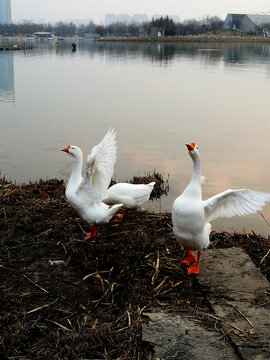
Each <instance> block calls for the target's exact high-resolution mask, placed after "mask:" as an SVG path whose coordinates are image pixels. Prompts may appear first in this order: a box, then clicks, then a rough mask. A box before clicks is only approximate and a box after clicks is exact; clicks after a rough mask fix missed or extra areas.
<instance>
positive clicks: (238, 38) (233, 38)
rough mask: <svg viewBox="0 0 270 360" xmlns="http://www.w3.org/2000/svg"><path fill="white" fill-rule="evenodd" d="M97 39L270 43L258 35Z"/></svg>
mask: <svg viewBox="0 0 270 360" xmlns="http://www.w3.org/2000/svg"><path fill="white" fill-rule="evenodd" d="M95 41H103V42H104V41H105V42H108V41H111V42H112V41H114V42H118V41H119V42H264V43H269V42H270V38H262V37H256V36H244V35H243V36H218V35H217V36H213V35H211V36H206V35H198V36H149V37H148V36H142V37H138V36H134V37H106V38H100V39H95Z"/></svg>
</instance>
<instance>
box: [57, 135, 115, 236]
mask: <svg viewBox="0 0 270 360" xmlns="http://www.w3.org/2000/svg"><path fill="white" fill-rule="evenodd" d="M61 150H62V151H65V152H66V153H68V154H69V155H71V156H72V157H73V166H72V171H71V175H70V178H69V181H68V184H67V187H66V191H65V194H66V198H67V200H68V202H69V203H70V205H71V206H72V207H73V208H74V209H75V210H76V211H77V213H78V214H79V215H80V216H81V218H82V219H84V220H85V221H86V222H87V223H88V224H90V225H91V232H90V234H89V235H88V237H87V238H86V239H87V240H88V239H91V238H94V237H95V236H96V234H97V224H100V223H108V222H109V221H110V219H111V218H112V217H113V216H114V215H115V214H116V212H117V211H118V209H119V208H120V207H121V206H122V204H115V205H113V206H111V207H110V206H108V205H106V204H104V203H103V202H102V200H104V199H105V197H106V191H107V189H108V187H109V184H110V181H111V178H112V175H113V170H114V164H115V162H116V134H115V131H114V130H113V129H110V130H109V131H108V132H107V134H106V135H105V136H104V138H103V139H102V140H101V142H100V143H99V144H98V145H96V146H94V147H93V149H92V151H91V153H90V155H88V157H87V160H86V166H85V170H84V173H83V175H82V166H83V153H82V151H81V149H80V148H78V147H77V146H74V145H68V146H67V147H66V148H64V149H61Z"/></svg>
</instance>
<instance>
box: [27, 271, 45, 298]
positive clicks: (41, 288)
mask: <svg viewBox="0 0 270 360" xmlns="http://www.w3.org/2000/svg"><path fill="white" fill-rule="evenodd" d="M23 277H25V278H26V279H27V280H28V281H30V283H32V284H33V285H35V286H36V287H38V288H39V289H40V290H42V291H44V292H45V293H46V294H49V291H47V290H45V289H43V287H41V286H39V285H38V284H37V283H35V282H34V281H33V280H31V279H29V277H27V276H26V275H23Z"/></svg>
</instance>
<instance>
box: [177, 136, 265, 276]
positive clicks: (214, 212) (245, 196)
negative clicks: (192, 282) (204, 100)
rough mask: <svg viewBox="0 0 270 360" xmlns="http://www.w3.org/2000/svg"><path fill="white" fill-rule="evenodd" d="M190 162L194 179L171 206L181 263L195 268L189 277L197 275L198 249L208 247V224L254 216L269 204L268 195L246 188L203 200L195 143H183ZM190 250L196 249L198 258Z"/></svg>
mask: <svg viewBox="0 0 270 360" xmlns="http://www.w3.org/2000/svg"><path fill="white" fill-rule="evenodd" d="M186 146H187V148H188V151H189V155H190V156H191V159H192V161H193V176H192V179H191V181H190V183H189V185H188V186H187V187H186V189H185V191H184V192H183V194H182V195H181V196H179V197H178V198H177V199H176V200H175V201H174V203H173V206H172V222H173V233H174V235H175V237H176V239H177V241H178V242H179V243H180V244H182V245H183V246H184V248H185V249H186V250H187V256H186V258H185V259H184V260H183V262H184V263H186V264H188V265H190V264H192V263H194V262H195V264H194V265H192V266H190V267H189V268H188V274H192V273H194V274H198V273H199V261H200V255H201V250H202V249H205V248H207V246H208V245H209V234H210V231H211V224H210V221H212V220H214V219H217V218H221V217H232V216H236V215H238V216H241V215H249V214H254V213H256V212H257V211H259V210H261V209H262V207H263V206H264V205H265V204H266V203H269V202H270V194H269V193H264V192H258V191H252V190H247V189H240V190H226V191H224V192H222V193H220V194H217V195H215V196H213V197H211V198H210V199H208V200H205V201H203V200H202V192H201V169H200V153H199V148H198V146H197V144H196V143H191V144H186ZM191 250H198V253H197V259H196V258H195V256H194V255H193V254H192V252H191Z"/></svg>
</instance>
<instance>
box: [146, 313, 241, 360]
mask: <svg viewBox="0 0 270 360" xmlns="http://www.w3.org/2000/svg"><path fill="white" fill-rule="evenodd" d="M144 315H147V316H148V317H149V319H150V321H149V323H148V324H147V325H144V326H143V331H142V340H143V341H147V342H149V343H151V344H153V345H154V349H155V353H154V356H153V357H152V359H160V360H163V359H164V360H180V359H181V360H206V359H207V360H217V359H225V360H226V359H228V360H238V359H240V358H239V357H238V355H237V354H236V353H235V351H234V349H233V348H232V347H231V345H230V344H229V343H228V342H227V341H226V340H224V339H220V333H219V332H215V331H209V330H207V329H206V328H204V327H203V326H202V324H201V323H200V322H198V321H196V320H194V318H189V317H187V316H185V315H182V314H167V313H164V312H152V313H147V314H144Z"/></svg>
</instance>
